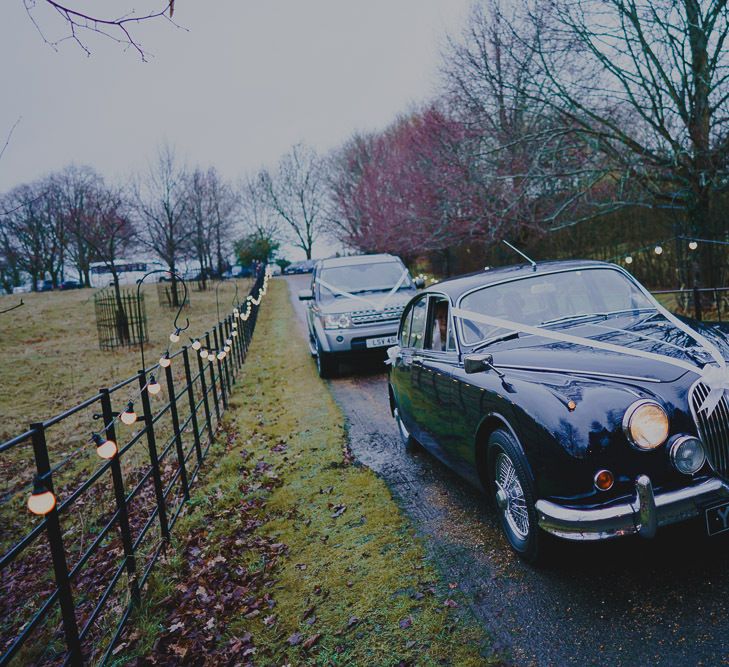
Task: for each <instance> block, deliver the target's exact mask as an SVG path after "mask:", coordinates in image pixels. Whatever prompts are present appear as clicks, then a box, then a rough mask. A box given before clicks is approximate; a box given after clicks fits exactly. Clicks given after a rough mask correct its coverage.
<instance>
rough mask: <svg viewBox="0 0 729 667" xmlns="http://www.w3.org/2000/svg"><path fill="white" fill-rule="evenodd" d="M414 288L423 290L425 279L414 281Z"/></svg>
mask: <svg viewBox="0 0 729 667" xmlns="http://www.w3.org/2000/svg"><path fill="white" fill-rule="evenodd" d="M413 282H414V283H415V287H417V288H418V289H423V287H425V278H416V279H415V280H414V281H413Z"/></svg>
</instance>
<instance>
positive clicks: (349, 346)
mask: <svg viewBox="0 0 729 667" xmlns="http://www.w3.org/2000/svg"><path fill="white" fill-rule="evenodd" d="M398 323H399V322H394V323H393V322H388V323H385V324H375V325H372V326H359V327H351V328H349V329H324V328H321V327H320V328H318V330H317V335H318V338H319V343H320V344H321V347H322V350H323V351H324V352H366V351H371V352H375V351H377V350H379V351H381V352H383V351H384V350H386V349H387V348H388V347H391V346H392V345H393V344H392V343H390V344H389V345H383V346H380V347H367V339H369V338H386V337H389V336H397V326H398Z"/></svg>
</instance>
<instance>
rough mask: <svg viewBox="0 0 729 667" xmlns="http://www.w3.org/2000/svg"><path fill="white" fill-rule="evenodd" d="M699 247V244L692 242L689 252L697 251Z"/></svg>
mask: <svg viewBox="0 0 729 667" xmlns="http://www.w3.org/2000/svg"><path fill="white" fill-rule="evenodd" d="M698 247H699V244H698V243H696V241H690V242H689V250H696V248H698Z"/></svg>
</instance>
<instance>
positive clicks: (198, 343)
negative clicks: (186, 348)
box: [192, 340, 202, 352]
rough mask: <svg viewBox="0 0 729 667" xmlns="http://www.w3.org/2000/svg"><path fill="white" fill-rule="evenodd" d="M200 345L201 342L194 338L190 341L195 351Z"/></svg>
mask: <svg viewBox="0 0 729 667" xmlns="http://www.w3.org/2000/svg"><path fill="white" fill-rule="evenodd" d="M201 347H202V343H201V342H200V341H199V340H195V341H193V342H192V349H193V350H195V351H196V352H197V351H198V350H199V349H200V348H201Z"/></svg>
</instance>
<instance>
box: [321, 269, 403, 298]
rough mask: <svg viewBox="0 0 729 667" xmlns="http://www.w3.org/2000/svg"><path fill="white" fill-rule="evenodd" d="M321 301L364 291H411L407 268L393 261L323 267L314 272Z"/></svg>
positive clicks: (363, 292)
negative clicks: (395, 289)
mask: <svg viewBox="0 0 729 667" xmlns="http://www.w3.org/2000/svg"><path fill="white" fill-rule="evenodd" d="M316 279H317V280H318V281H320V282H319V287H320V295H321V298H322V299H325V298H326V299H335V298H338V297H341V296H342V294H343V293H345V294H365V293H367V292H389V291H390V290H393V289H394V288H395V287H397V288H398V289H399V290H409V289H413V288H414V285H413V282H412V280H411V279H410V275H409V274H408V272H407V269H406V268H405V267H404V266H403V265H402V264H401V263H400V262H394V261H386V262H372V263H370V264H350V265H346V266H335V267H325V268H323V269H321V270H320V271H319V272H317V276H316Z"/></svg>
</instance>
